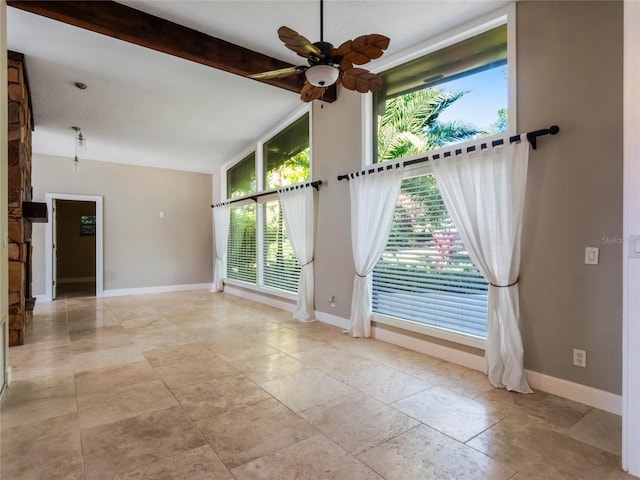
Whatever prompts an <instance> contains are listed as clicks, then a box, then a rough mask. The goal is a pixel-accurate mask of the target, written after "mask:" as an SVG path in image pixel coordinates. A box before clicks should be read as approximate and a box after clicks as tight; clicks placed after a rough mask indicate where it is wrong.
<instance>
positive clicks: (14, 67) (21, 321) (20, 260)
mask: <svg viewBox="0 0 640 480" xmlns="http://www.w3.org/2000/svg"><path fill="white" fill-rule="evenodd" d="M7 68H8V72H7V78H8V88H7V90H8V100H9V103H8V113H9V115H8V117H9V122H8V123H9V135H8V140H9V148H8V150H9V151H8V163H9V165H8V167H9V168H8V207H9V212H8V213H9V218H8V222H9V228H8V229H9V245H8V250H9V345H10V346H14V345H22V344H23V343H24V333H25V329H26V328H27V325H28V324H29V322H30V320H31V318H32V314H33V300H32V299H31V298H26V296H27V295H29V297H31V295H30V294H29V292H27V290H30V288H29V282H30V281H31V265H30V262H29V261H28V260H29V258H30V256H31V222H30V221H29V220H27V219H25V218H23V216H22V203H23V202H29V201H31V131H32V130H33V118H32V111H31V104H30V94H29V84H28V79H27V73H26V67H25V65H24V56H23V55H22V54H19V53H15V52H9V53H8V61H7Z"/></svg>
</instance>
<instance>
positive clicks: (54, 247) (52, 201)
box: [45, 193, 103, 301]
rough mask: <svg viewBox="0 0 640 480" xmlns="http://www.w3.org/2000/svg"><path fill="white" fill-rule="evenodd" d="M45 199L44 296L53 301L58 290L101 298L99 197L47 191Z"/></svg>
mask: <svg viewBox="0 0 640 480" xmlns="http://www.w3.org/2000/svg"><path fill="white" fill-rule="evenodd" d="M46 198H47V205H48V209H49V212H51V216H50V220H49V223H48V224H47V230H46V249H45V253H46V269H45V280H46V283H45V288H46V292H45V297H46V299H47V300H49V301H50V300H55V299H56V297H57V294H58V292H66V293H64V295H65V296H69V295H72V296H79V295H82V296H86V295H91V296H94V295H95V296H96V297H101V296H102V276H103V273H102V272H103V269H102V268H103V267H102V245H103V242H102V232H103V229H102V197H99V196H91V195H72V194H62V193H47V194H46ZM59 230H60V232H59ZM92 261H93V264H92V265H90V263H91V262H92ZM60 262H62V263H60ZM59 287H61V288H62V289H61V290H58V288H59Z"/></svg>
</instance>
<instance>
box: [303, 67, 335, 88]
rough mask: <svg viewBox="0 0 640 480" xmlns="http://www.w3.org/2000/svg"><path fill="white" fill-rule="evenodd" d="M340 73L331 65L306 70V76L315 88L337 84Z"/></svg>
mask: <svg viewBox="0 0 640 480" xmlns="http://www.w3.org/2000/svg"><path fill="white" fill-rule="evenodd" d="M339 74H340V71H339V70H338V69H337V68H336V67H333V66H331V65H314V66H312V67H309V68H307V70H305V72H304V75H305V77H307V80H308V81H309V83H310V84H311V85H313V86H315V87H328V86H330V85H333V84H334V83H336V80H338V75H339Z"/></svg>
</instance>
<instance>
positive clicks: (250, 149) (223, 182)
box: [219, 105, 313, 301]
mask: <svg viewBox="0 0 640 480" xmlns="http://www.w3.org/2000/svg"><path fill="white" fill-rule="evenodd" d="M305 115H309V180H307V181H311V179H313V110H312V108H311V105H302V106H301V107H298V108H296V109H295V110H294V111H293V112H292V113H291V114H289V115H288V116H287V117H285V118H284V119H283V120H282V121H281V122H279V123H278V124H277V125H276V126H275V127H273V128H271V129H269V130H267V131H266V132H265V133H263V134H262V135H260V137H259V138H258V139H257V140H255V141H254V142H252V143H251V144H250V145H248V146H247V147H246V148H245V149H243V150H242V151H241V152H239V153H238V155H236V156H235V157H234V158H233V159H232V160H231V161H229V162H227V163H226V164H224V165H223V166H222V167H221V169H220V182H219V184H220V192H221V194H222V195H224V199H223V200H222V201H227V200H231V199H230V198H227V171H228V170H229V169H231V168H233V167H234V166H235V165H237V164H238V163H239V162H241V161H242V160H244V159H245V158H246V157H247V156H248V155H250V154H251V153H254V154H255V172H256V192H255V193H261V192H264V191H265V187H264V185H265V178H264V160H265V159H264V144H265V143H266V142H268V141H269V140H271V139H272V138H273V137H275V136H276V135H278V134H279V133H281V132H282V131H284V130H285V129H286V128H288V127H289V126H290V125H292V124H293V123H294V122H296V121H298V120H299V119H300V118H302V117H303V116H305ZM269 190H271V189H269ZM273 199H274V198H273V197H272V196H270V195H267V196H264V197H259V198H258V199H257V202H256V283H255V284H253V283H248V282H243V281H241V280H235V279H229V278H227V275H226V272H227V261H226V258H225V260H224V262H223V269H224V271H225V279H224V281H225V283H228V284H229V285H234V286H238V287H242V288H245V289H247V290H253V291H256V292H260V293H266V294H268V295H273V296H275V297H279V298H284V299H288V300H292V301H295V300H296V299H297V295H296V294H293V293H289V292H286V291H284V290H279V289H276V288H272V287H268V286H264V285H262V279H263V264H264V258H263V250H264V248H263V245H264V225H263V223H264V220H263V219H264V215H265V213H264V210H265V207H264V203H266V202H269V201H273ZM247 202H251V200H247ZM243 203H244V202H238V203H237V204H236V206H241V205H242V204H243Z"/></svg>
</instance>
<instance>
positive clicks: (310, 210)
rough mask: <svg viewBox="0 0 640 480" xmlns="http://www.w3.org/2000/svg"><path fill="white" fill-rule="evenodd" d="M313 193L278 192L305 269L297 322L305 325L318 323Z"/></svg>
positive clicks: (306, 190)
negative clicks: (315, 300)
mask: <svg viewBox="0 0 640 480" xmlns="http://www.w3.org/2000/svg"><path fill="white" fill-rule="evenodd" d="M313 192H314V190H313V188H312V187H305V188H296V189H292V190H287V189H282V190H279V191H278V197H279V198H280V204H281V205H282V212H283V215H284V227H285V229H286V231H287V236H288V237H289V242H290V243H291V248H292V249H293V253H294V255H295V256H296V259H297V260H298V263H299V264H300V266H301V270H300V280H298V298H297V302H296V309H295V311H294V313H293V318H295V319H297V320H300V321H302V322H310V321H313V320H314V313H313V311H314V310H313V300H314V280H313V251H314V237H315V235H314V233H315V232H314V230H315V228H314V227H315V213H314V206H313V199H314V193H313Z"/></svg>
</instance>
